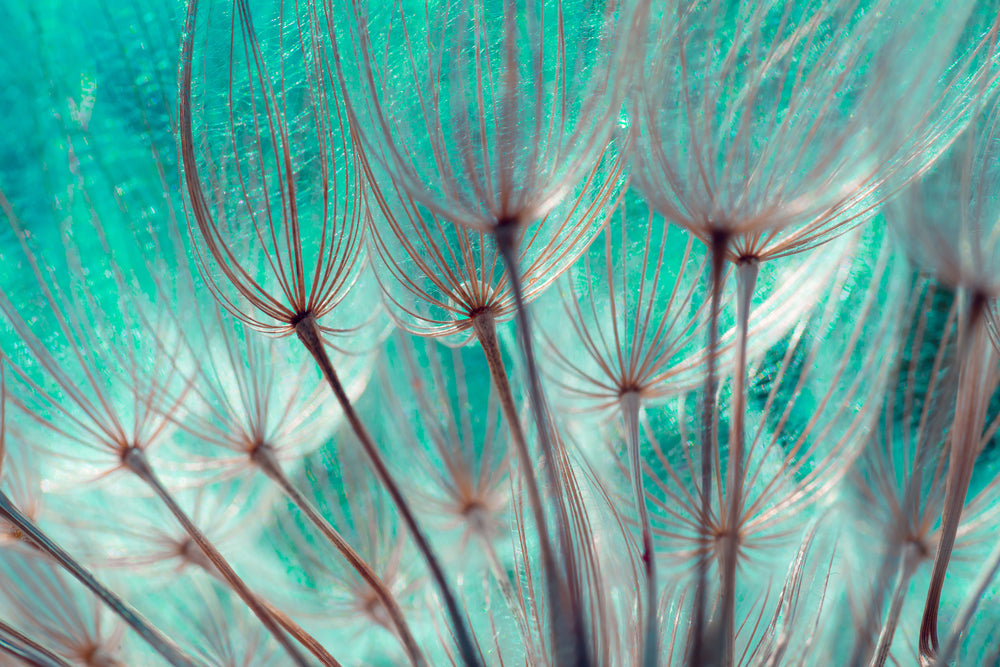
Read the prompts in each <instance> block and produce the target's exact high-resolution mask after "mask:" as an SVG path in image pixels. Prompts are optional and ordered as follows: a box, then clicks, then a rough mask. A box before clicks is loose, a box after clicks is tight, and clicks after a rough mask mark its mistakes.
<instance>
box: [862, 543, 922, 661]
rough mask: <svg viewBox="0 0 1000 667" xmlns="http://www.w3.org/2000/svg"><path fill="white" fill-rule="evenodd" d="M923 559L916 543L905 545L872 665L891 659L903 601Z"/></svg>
mask: <svg viewBox="0 0 1000 667" xmlns="http://www.w3.org/2000/svg"><path fill="white" fill-rule="evenodd" d="M921 560H922V558H921V555H920V553H919V552H918V550H917V547H916V545H914V544H908V545H907V546H905V547H903V552H902V553H901V554H900V556H899V573H898V574H897V575H896V585H895V587H894V589H893V592H892V602H890V603H889V613H888V614H887V615H886V619H885V623H883V624H882V630H881V632H880V633H879V637H878V645H877V646H876V648H875V656H874V657H873V658H872V663H871V667H884V665H885V663H886V661H888V659H889V650H890V649H891V648H892V638H893V635H895V634H896V626H897V625H899V617H900V614H902V612H903V602H905V601H906V590H907V589H908V588H909V587H910V579H912V578H913V573H914V572H916V569H917V566H918V565H919V564H920V561H921Z"/></svg>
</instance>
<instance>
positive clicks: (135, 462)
mask: <svg viewBox="0 0 1000 667" xmlns="http://www.w3.org/2000/svg"><path fill="white" fill-rule="evenodd" d="M122 463H124V465H125V467H126V468H128V469H129V470H131V471H132V472H133V473H135V475H136V476H137V477H138V478H139V479H141V480H142V481H143V482H145V483H146V484H147V485H148V486H149V487H150V488H151V489H152V490H153V492H154V493H155V494H156V495H157V496H158V497H159V498H160V500H161V501H162V502H163V504H164V505H166V507H167V509H168V510H170V513H171V514H173V515H174V518H176V519H177V521H178V522H179V523H180V524H181V526H183V527H184V530H185V531H186V532H187V534H188V535H189V536H190V537H191V539H192V540H194V542H195V544H197V545H198V547H199V548H200V549H201V550H202V551H203V552H204V553H205V555H206V556H207V557H208V559H209V560H210V561H211V563H212V566H213V567H215V569H216V570H218V572H219V574H220V575H221V576H222V577H223V579H225V581H226V583H227V584H229V586H230V587H231V588H232V589H233V591H234V592H235V593H236V594H237V595H239V596H240V599H241V600H243V602H244V603H245V604H246V606H247V607H248V608H249V609H250V611H252V612H253V613H254V615H255V616H257V618H259V619H260V621H261V623H263V624H264V627H266V628H267V629H268V630H269V631H270V632H271V634H272V635H274V638H275V639H276V640H277V641H278V643H279V644H281V646H282V647H283V648H284V649H285V651H286V652H287V653H288V655H289V656H290V657H291V658H292V661H293V662H294V663H295V664H296V665H298V666H299V667H307V665H308V663H307V662H306V659H305V657H304V656H303V655H302V654H301V653H300V652H299V650H298V648H296V646H295V644H294V643H293V642H292V641H291V640H289V639H288V637H287V636H286V635H285V633H284V632H283V631H282V629H281V625H280V624H279V623H278V621H277V619H275V618H274V616H273V615H272V614H271V613H270V612H269V611H268V610H267V608H266V607H265V606H264V605H263V604H262V603H261V601H260V600H259V599H258V598H257V596H256V595H255V594H254V593H253V591H251V590H250V587H249V586H247V585H246V583H244V581H243V580H242V579H241V578H240V576H239V575H238V574H236V571H235V570H233V568H232V566H231V565H230V564H229V562H228V561H227V560H226V559H225V557H223V555H222V554H221V553H219V550H218V549H216V548H215V545H213V544H212V543H211V542H210V541H209V539H208V538H207V537H206V536H205V534H204V533H202V532H201V530H200V529H199V528H198V527H197V526H196V525H195V524H194V522H193V521H191V519H190V517H188V515H187V514H186V513H185V512H184V510H183V509H181V507H180V505H178V504H177V501H176V500H175V499H174V497H173V495H171V493H170V491H168V490H167V488H166V487H165V486H163V483H162V482H161V481H160V479H159V477H157V476H156V473H155V472H154V471H153V467H152V466H151V465H150V464H149V461H148V459H146V455H145V454H143V452H142V450H140V449H136V448H135V447H132V448H130V449H129V450H128V451H127V452H125V454H124V455H123V456H122Z"/></svg>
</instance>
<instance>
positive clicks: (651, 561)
mask: <svg viewBox="0 0 1000 667" xmlns="http://www.w3.org/2000/svg"><path fill="white" fill-rule="evenodd" d="M639 400H640V399H639V393H638V392H635V391H629V392H626V393H624V394H622V395H621V397H620V398H619V400H618V404H619V407H620V409H621V412H622V417H623V418H624V419H625V437H626V440H627V441H628V457H629V463H630V464H631V470H632V489H633V491H634V493H635V507H636V510H638V512H639V525H640V526H641V527H642V564H643V569H644V570H645V574H646V616H645V619H644V621H643V623H644V625H645V628H644V632H643V637H644V639H643V646H642V662H641V663H640V664H641V665H643V667H656V662H657V657H658V655H659V647H658V643H659V642H658V639H659V633H658V630H659V624H658V623H657V616H656V611H657V609H658V608H659V594H658V588H657V585H656V555H655V553H654V552H653V526H652V524H651V523H650V521H649V508H648V507H647V505H646V484H645V481H644V479H643V474H642V454H641V451H640V449H639Z"/></svg>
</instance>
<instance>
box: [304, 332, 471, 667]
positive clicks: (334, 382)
mask: <svg viewBox="0 0 1000 667" xmlns="http://www.w3.org/2000/svg"><path fill="white" fill-rule="evenodd" d="M295 333H296V334H297V335H298V337H299V340H300V341H301V342H302V345H303V346H304V347H305V348H306V350H307V351H308V352H309V354H311V355H312V357H313V359H315V360H316V365H317V366H319V369H320V371H321V372H322V373H323V377H324V378H326V381H327V383H328V384H329V385H330V390H331V391H333V395H334V396H335V397H336V399H337V402H338V403H339V404H340V407H341V409H342V410H343V411H344V416H346V417H347V421H348V423H349V424H350V425H351V430H353V431H354V435H356V436H357V438H358V441H359V442H360V443H361V446H362V447H363V448H364V450H365V454H366V455H367V456H368V460H369V462H370V463H371V464H372V467H373V468H374V469H375V475H376V477H378V479H379V482H381V483H382V486H383V487H384V488H385V490H386V491H387V492H388V493H389V496H390V497H391V498H392V501H393V503H394V504H395V505H396V509H398V510H399V513H400V515H401V516H402V517H403V521H404V522H405V523H406V527H407V530H409V531H410V535H411V536H412V537H413V541H414V542H415V543H416V545H417V548H418V549H419V550H420V553H421V554H423V556H424V560H425V561H426V562H427V567H428V568H429V569H430V572H431V577H432V578H433V579H434V583H435V584H437V587H438V592H439V593H440V594H441V599H442V601H443V602H444V606H445V611H446V613H447V614H448V617H449V618H450V619H451V622H452V627H453V629H454V631H455V640H456V642H457V643H458V650H459V652H460V653H461V655H462V660H463V661H464V662H465V664H466V665H468V666H469V667H481V665H482V661H481V660H480V658H479V657H478V654H477V652H476V649H475V645H474V644H473V642H472V636H471V634H470V633H469V628H468V625H467V624H466V620H465V618H464V616H463V615H462V613H461V611H460V610H459V607H458V601H457V600H456V599H455V595H454V593H452V591H451V587H450V586H449V585H448V581H447V579H445V576H444V570H443V569H442V568H441V561H440V560H439V559H438V557H437V555H436V554H435V553H434V550H433V549H432V548H431V545H430V542H428V541H427V537H426V536H425V535H424V532H423V530H422V529H421V528H420V525H419V524H418V523H417V519H416V517H415V516H414V515H413V510H412V509H411V508H410V504H409V503H408V502H407V500H406V498H404V497H403V492H402V491H401V490H400V488H399V484H398V483H397V482H396V480H395V478H393V476H392V473H390V472H389V468H388V467H387V466H386V464H385V460H384V459H383V458H382V454H381V453H380V452H379V451H378V447H377V446H376V445H375V441H374V440H372V437H371V435H370V434H369V433H368V429H366V428H365V425H364V424H363V423H362V422H361V418H360V417H359V416H358V413H357V412H356V411H355V410H354V405H353V404H352V403H351V399H350V398H349V397H348V396H347V392H346V391H344V387H343V385H341V384H340V378H338V377H337V372H336V371H335V370H334V368H333V363H332V362H331V361H330V357H329V355H328V354H327V353H326V347H325V345H324V343H323V338H322V336H321V332H320V329H319V324H318V323H317V322H316V318H315V317H313V316H312V315H306V316H305V317H302V318H301V319H299V321H298V322H296V323H295Z"/></svg>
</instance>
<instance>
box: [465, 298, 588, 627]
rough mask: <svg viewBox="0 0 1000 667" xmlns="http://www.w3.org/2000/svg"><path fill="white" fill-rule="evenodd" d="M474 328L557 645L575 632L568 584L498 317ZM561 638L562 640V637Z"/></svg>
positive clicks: (477, 318)
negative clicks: (522, 495) (531, 530)
mask: <svg viewBox="0 0 1000 667" xmlns="http://www.w3.org/2000/svg"><path fill="white" fill-rule="evenodd" d="M472 330H473V331H474V332H475V334H476V338H477V339H478V340H479V344H480V346H481V347H482V348H483V354H484V355H485V356H486V365H487V366H488V367H489V369H490V377H491V378H492V380H493V386H494V387H496V390H497V394H498V396H499V399H500V408H501V410H503V414H504V418H505V419H506V420H507V424H508V425H509V426H510V432H511V437H512V438H513V440H514V446H515V448H516V449H517V456H518V458H519V459H520V460H521V465H520V466H519V467H520V469H521V472H522V474H523V475H524V479H525V486H526V487H527V490H528V506H529V507H530V508H531V513H532V515H533V516H534V519H535V525H536V527H537V530H538V544H539V551H540V552H541V557H542V565H543V571H544V573H545V584H546V590H547V591H548V595H549V600H550V601H551V604H550V605H549V614H550V616H551V621H552V632H553V633H554V634H555V637H554V640H555V645H556V646H559V645H562V644H564V643H565V642H567V641H571V640H570V639H569V637H570V636H571V635H570V633H571V632H572V630H571V628H570V627H569V626H568V624H567V623H566V619H565V618H560V614H559V607H560V605H558V604H556V603H555V602H556V601H557V600H562V599H564V598H565V597H566V596H567V594H568V593H567V591H566V590H565V584H564V582H563V580H562V577H561V574H560V571H559V568H558V566H557V565H556V560H555V557H554V555H553V552H552V544H551V542H550V541H549V530H548V524H547V522H546V519H545V508H544V506H543V504H542V494H541V492H540V491H539V489H538V479H537V478H536V477H535V469H534V467H533V466H532V464H531V454H530V453H529V452H528V445H527V442H526V441H525V438H524V431H523V430H522V428H521V420H520V418H519V417H518V415H517V407H516V406H515V405H514V397H513V395H512V394H511V390H510V381H509V379H508V378H507V370H506V369H505V368H504V363H503V357H502V356H501V354H500V345H499V343H498V341H497V331H496V321H495V320H494V317H493V313H492V312H490V311H489V310H484V311H481V312H479V313H477V314H476V315H474V316H473V317H472ZM561 640H562V641H561Z"/></svg>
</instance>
